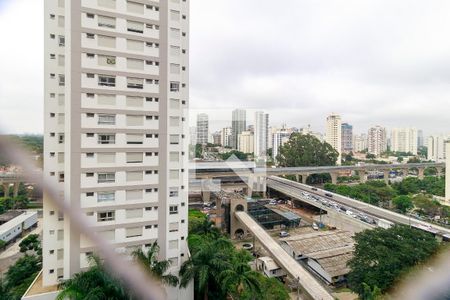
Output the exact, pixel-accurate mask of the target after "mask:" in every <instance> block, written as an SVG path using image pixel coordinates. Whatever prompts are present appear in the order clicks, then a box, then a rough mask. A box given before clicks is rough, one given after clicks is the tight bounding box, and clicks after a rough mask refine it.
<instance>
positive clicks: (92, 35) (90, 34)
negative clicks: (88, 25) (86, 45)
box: [86, 33, 95, 40]
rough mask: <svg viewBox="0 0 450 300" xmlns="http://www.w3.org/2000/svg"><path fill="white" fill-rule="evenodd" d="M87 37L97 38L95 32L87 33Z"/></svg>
mask: <svg viewBox="0 0 450 300" xmlns="http://www.w3.org/2000/svg"><path fill="white" fill-rule="evenodd" d="M86 38H88V39H91V40H92V39H95V34H93V33H86Z"/></svg>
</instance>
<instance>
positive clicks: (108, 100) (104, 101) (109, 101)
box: [97, 94, 116, 105]
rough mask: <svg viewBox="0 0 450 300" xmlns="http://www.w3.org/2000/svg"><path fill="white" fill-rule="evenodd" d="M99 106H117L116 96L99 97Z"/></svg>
mask: <svg viewBox="0 0 450 300" xmlns="http://www.w3.org/2000/svg"><path fill="white" fill-rule="evenodd" d="M97 104H99V105H116V95H106V94H104V95H103V94H102V95H97Z"/></svg>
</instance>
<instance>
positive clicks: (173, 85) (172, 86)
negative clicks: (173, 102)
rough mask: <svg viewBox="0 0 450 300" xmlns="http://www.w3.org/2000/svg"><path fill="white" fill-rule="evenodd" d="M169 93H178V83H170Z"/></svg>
mask: <svg viewBox="0 0 450 300" xmlns="http://www.w3.org/2000/svg"><path fill="white" fill-rule="evenodd" d="M170 91H171V92H178V91H180V83H179V82H177V81H171V82H170Z"/></svg>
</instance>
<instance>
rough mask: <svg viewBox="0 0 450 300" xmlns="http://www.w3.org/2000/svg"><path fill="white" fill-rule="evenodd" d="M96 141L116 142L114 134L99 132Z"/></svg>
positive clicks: (101, 142)
mask: <svg viewBox="0 0 450 300" xmlns="http://www.w3.org/2000/svg"><path fill="white" fill-rule="evenodd" d="M98 143H99V144H102V145H105V144H115V143H116V135H115V134H99V135H98Z"/></svg>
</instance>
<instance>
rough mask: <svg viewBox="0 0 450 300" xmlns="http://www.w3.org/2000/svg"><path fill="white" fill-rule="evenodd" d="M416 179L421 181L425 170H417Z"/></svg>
mask: <svg viewBox="0 0 450 300" xmlns="http://www.w3.org/2000/svg"><path fill="white" fill-rule="evenodd" d="M417 177H418V178H419V179H420V180H422V179H423V178H424V177H425V168H418V172H417Z"/></svg>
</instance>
